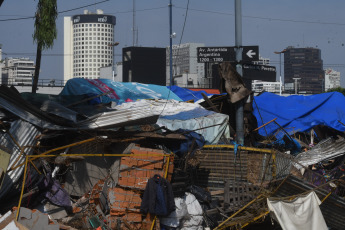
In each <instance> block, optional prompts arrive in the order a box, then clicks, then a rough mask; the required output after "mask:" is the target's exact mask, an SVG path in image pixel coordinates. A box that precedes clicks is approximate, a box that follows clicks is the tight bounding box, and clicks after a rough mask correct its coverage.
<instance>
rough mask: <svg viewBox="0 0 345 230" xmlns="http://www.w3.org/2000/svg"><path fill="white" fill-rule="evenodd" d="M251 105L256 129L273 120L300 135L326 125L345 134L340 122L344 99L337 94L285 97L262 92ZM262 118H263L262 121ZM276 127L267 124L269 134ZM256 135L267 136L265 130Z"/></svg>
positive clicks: (344, 120)
mask: <svg viewBox="0 0 345 230" xmlns="http://www.w3.org/2000/svg"><path fill="white" fill-rule="evenodd" d="M255 102H256V104H257V106H256V105H255V103H254V104H253V107H254V112H253V114H254V115H255V117H256V119H257V121H258V127H260V126H261V125H263V124H265V123H267V122H269V121H271V120H273V119H274V118H276V119H277V120H276V122H277V123H278V124H279V125H281V126H282V127H283V128H289V127H294V130H298V131H301V132H304V131H307V130H310V129H311V128H312V127H314V126H316V125H326V126H328V127H331V128H333V129H336V130H339V131H345V126H343V125H342V124H341V123H340V122H338V120H339V121H341V122H342V123H345V107H344V106H343V105H344V104H345V97H344V95H343V94H341V93H338V92H332V93H323V94H316V95H311V96H302V95H292V96H288V97H283V96H279V95H276V94H273V93H263V94H261V95H260V96H257V97H255ZM261 117H262V119H261ZM277 128H278V127H277V126H273V125H267V126H266V130H267V133H268V135H271V134H273V133H274V132H275V131H276V130H277ZM259 133H260V134H261V135H263V136H265V135H266V133H265V130H264V129H260V130H259Z"/></svg>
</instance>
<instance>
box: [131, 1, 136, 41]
mask: <svg viewBox="0 0 345 230" xmlns="http://www.w3.org/2000/svg"><path fill="white" fill-rule="evenodd" d="M135 27H136V26H135V0H133V28H132V32H133V43H132V46H136V42H135V32H136V28H135Z"/></svg>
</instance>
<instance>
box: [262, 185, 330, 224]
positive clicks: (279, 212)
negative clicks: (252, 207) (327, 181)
mask: <svg viewBox="0 0 345 230" xmlns="http://www.w3.org/2000/svg"><path fill="white" fill-rule="evenodd" d="M320 204H321V201H320V199H319V198H318V197H317V195H316V193H315V192H311V193H309V194H308V195H306V196H300V197H298V198H296V199H295V200H293V201H291V202H287V201H274V200H270V199H267V205H268V208H269V210H270V211H272V212H273V213H274V214H275V217H276V218H277V220H278V222H279V224H280V226H281V227H282V229H283V230H300V229H305V230H328V228H327V225H326V222H325V219H324V218H323V215H322V213H321V210H320V207H319V205H320Z"/></svg>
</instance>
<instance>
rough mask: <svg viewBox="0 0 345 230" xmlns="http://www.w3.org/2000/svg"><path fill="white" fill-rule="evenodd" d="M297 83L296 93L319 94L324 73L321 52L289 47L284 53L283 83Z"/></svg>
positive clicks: (315, 49) (313, 49)
mask: <svg viewBox="0 0 345 230" xmlns="http://www.w3.org/2000/svg"><path fill="white" fill-rule="evenodd" d="M295 81H298V92H300V93H311V94H316V93H321V92H322V90H323V81H324V71H323V61H322V59H321V50H320V49H317V48H311V47H307V48H295V47H292V46H289V47H287V48H286V50H285V52H284V83H285V84H291V83H294V82H295Z"/></svg>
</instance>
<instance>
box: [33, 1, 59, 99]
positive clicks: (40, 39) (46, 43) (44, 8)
mask: <svg viewBox="0 0 345 230" xmlns="http://www.w3.org/2000/svg"><path fill="white" fill-rule="evenodd" d="M57 15H58V12H57V3H56V0H39V1H38V4H37V10H36V15H35V31H34V34H33V36H32V37H33V39H34V41H35V42H36V43H37V54H36V67H35V75H34V79H33V82H32V93H36V90H37V83H38V78H39V71H40V67H41V57H42V50H44V49H49V48H52V47H53V45H54V39H55V38H56V36H57V30H56V18H57Z"/></svg>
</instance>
